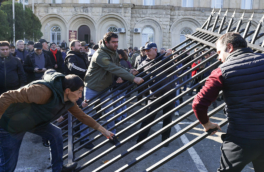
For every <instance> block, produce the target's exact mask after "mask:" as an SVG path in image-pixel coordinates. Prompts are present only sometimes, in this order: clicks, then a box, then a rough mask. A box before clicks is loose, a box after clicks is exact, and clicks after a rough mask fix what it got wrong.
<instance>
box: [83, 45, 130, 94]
mask: <svg viewBox="0 0 264 172" xmlns="http://www.w3.org/2000/svg"><path fill="white" fill-rule="evenodd" d="M114 75H116V76H118V77H121V78H123V79H124V80H128V81H130V82H133V81H134V77H135V76H134V75H132V74H131V73H129V71H128V69H124V68H122V67H121V66H119V56H118V53H117V51H113V50H110V49H108V48H107V47H106V45H105V44H104V43H102V44H101V45H99V49H98V50H97V51H96V52H95V53H94V54H93V57H92V59H91V62H90V65H89V68H88V70H87V72H86V75H85V77H84V85H85V86H86V87H88V88H90V89H92V90H95V91H103V90H104V89H106V88H107V87H109V86H110V85H111V84H112V83H113V81H114Z"/></svg>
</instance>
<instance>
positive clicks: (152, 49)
mask: <svg viewBox="0 0 264 172" xmlns="http://www.w3.org/2000/svg"><path fill="white" fill-rule="evenodd" d="M144 50H145V52H146V55H147V58H146V60H145V61H143V62H142V63H141V65H140V67H142V66H144V65H146V64H147V63H149V62H150V61H151V60H153V59H155V62H158V61H160V60H162V61H163V62H162V63H161V64H160V65H158V66H156V67H155V68H154V69H152V70H155V69H157V68H158V67H160V66H161V65H163V64H165V63H166V62H168V61H169V60H170V59H167V60H164V59H165V57H167V56H168V55H170V54H171V50H168V51H167V54H166V55H165V56H164V57H162V58H159V59H158V57H159V56H160V54H159V53H158V52H157V45H156V44H155V43H152V42H150V43H148V44H146V45H145V48H144ZM155 62H154V63H152V64H149V65H148V66H146V67H145V68H144V71H146V70H148V69H149V68H150V67H151V66H153V65H155ZM172 64H173V62H172ZM172 64H171V65H172ZM168 67H169V66H168ZM152 70H150V71H148V72H147V74H148V73H150V72H152ZM163 70H164V68H162V69H160V71H159V72H157V74H159V73H161V72H162V71H163ZM171 72H172V71H169V72H167V73H165V74H163V75H160V76H159V77H158V78H156V79H154V80H152V82H150V83H149V84H148V86H149V87H151V86H152V85H154V84H155V83H156V82H157V81H159V80H161V79H163V78H164V77H166V75H168V74H169V73H171ZM153 77H155V75H152V76H150V79H151V78H153ZM172 79H173V76H171V77H168V78H167V79H166V80H164V81H163V82H161V83H160V84H158V85H156V86H155V87H154V88H151V90H150V94H152V93H153V92H155V91H156V90H157V89H159V88H161V87H162V86H164V85H165V84H167V83H168V82H170V81H171V80H172ZM174 87H175V85H174V84H173V83H172V84H170V85H169V86H167V87H166V88H164V89H163V90H162V91H161V92H159V93H158V94H155V95H152V96H151V97H150V98H149V100H148V104H150V103H152V102H153V101H155V100H156V99H157V98H159V97H160V96H162V95H164V94H166V93H167V92H168V91H170V90H171V89H173V88H174ZM174 97H175V94H170V95H169V96H167V97H165V98H163V99H162V101H159V102H157V103H154V104H153V105H151V106H150V107H149V108H148V109H147V111H146V114H149V113H151V112H152V111H154V110H155V109H156V108H157V107H159V106H161V105H162V104H163V103H165V102H167V101H169V100H171V99H172V98H174ZM173 108H174V104H173V103H171V104H170V105H168V106H167V107H165V108H164V109H163V114H165V113H167V112H169V111H170V110H171V109H173ZM155 116H156V113H155V114H153V115H151V116H150V117H149V118H147V119H145V120H144V121H142V123H141V126H140V128H143V127H145V126H146V125H148V124H149V123H151V122H152V121H153V120H154V119H155ZM171 120H172V115H170V116H168V117H166V118H164V119H163V127H164V126H166V125H168V124H169V123H170V122H171ZM149 131H150V128H148V129H147V130H145V131H144V132H143V133H141V134H139V137H138V139H137V143H138V142H140V141H142V140H144V139H145V138H146V137H147V136H148V133H149ZM170 132H171V130H170V129H169V130H167V131H165V132H164V133H163V134H162V141H164V140H166V139H167V138H169V137H170ZM167 146H168V145H166V147H167ZM139 149H140V148H139Z"/></svg>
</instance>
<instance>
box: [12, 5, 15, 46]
mask: <svg viewBox="0 0 264 172" xmlns="http://www.w3.org/2000/svg"><path fill="white" fill-rule="evenodd" d="M12 9H13V44H14V45H15V41H16V36H15V35H16V31H15V0H13V2H12Z"/></svg>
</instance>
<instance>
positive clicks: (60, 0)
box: [52, 0, 62, 4]
mask: <svg viewBox="0 0 264 172" xmlns="http://www.w3.org/2000/svg"><path fill="white" fill-rule="evenodd" d="M52 3H53V4H61V3H62V0H52Z"/></svg>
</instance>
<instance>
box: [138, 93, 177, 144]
mask: <svg viewBox="0 0 264 172" xmlns="http://www.w3.org/2000/svg"><path fill="white" fill-rule="evenodd" d="M174 97H175V95H172V96H171V95H170V96H168V97H166V98H164V99H162V100H161V101H160V102H158V103H155V104H153V105H152V106H150V107H149V108H148V109H147V111H146V114H149V113H150V112H152V111H154V110H155V109H156V108H158V107H160V106H161V105H163V104H164V103H166V102H167V101H169V100H171V99H172V98H174ZM154 100H155V99H149V100H148V104H150V103H151V102H153V101H154ZM173 108H174V103H170V105H168V106H167V107H166V108H164V109H163V114H165V113H167V112H169V111H170V110H171V109H173ZM156 114H157V113H154V114H153V115H151V116H150V117H149V118H147V119H145V120H144V121H142V123H141V126H140V128H143V127H145V126H146V125H148V124H149V123H151V122H152V121H154V120H155V117H156ZM171 121H172V115H169V116H168V117H166V118H164V119H163V127H164V126H166V125H168V124H169V123H171ZM149 131H150V128H148V129H146V130H145V131H144V132H142V133H141V134H139V136H138V139H137V142H140V141H142V140H144V139H145V138H147V137H148V134H149ZM170 132H171V128H170V129H168V130H166V131H165V132H164V133H162V141H164V140H166V139H167V138H169V137H170Z"/></svg>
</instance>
